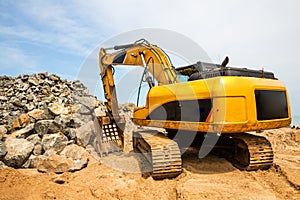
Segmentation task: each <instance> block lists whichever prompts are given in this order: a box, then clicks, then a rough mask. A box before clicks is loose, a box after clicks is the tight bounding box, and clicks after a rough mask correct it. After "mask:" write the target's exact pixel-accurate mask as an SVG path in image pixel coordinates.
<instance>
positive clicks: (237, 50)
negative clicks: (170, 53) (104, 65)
mask: <svg viewBox="0 0 300 200" xmlns="http://www.w3.org/2000/svg"><path fill="white" fill-rule="evenodd" d="M299 7H300V2H299V1H297V0H287V1H272V0H261V1H258V0H256V1H238V0H228V1H221V0H220V1H216V0H210V1H208V0H207V1H203V0H193V1H192V0H186V1H182V0H174V1H159V0H152V1H139V0H128V1H121V0H120V1H117V0H110V1H101V0H100V1H98V0H85V1H83V0H82V1H79V0H78V1H72V0H71V1H56V0H52V1H42V0H28V1H27V0H24V1H17V0H15V1H14V0H11V1H6V0H0V41H1V42H0V74H1V75H10V76H17V75H19V74H32V73H37V72H41V71H48V72H49V73H55V74H58V75H60V76H61V77H63V78H65V79H69V80H72V79H76V78H80V76H79V75H78V74H80V73H81V72H82V71H85V69H83V66H85V64H86V63H87V58H88V57H89V56H90V55H91V53H92V52H94V51H95V49H96V50H97V48H99V45H100V44H101V43H103V42H105V41H106V40H108V39H109V38H111V37H113V36H116V35H118V34H121V33H123V32H126V31H131V30H134V29H140V28H160V29H168V30H172V31H176V32H178V33H181V34H183V35H185V36H187V37H189V38H190V39H192V40H193V41H195V42H196V43H198V44H199V45H200V46H201V47H202V48H203V49H204V50H205V51H206V52H207V54H208V56H209V57H210V59H211V60H212V61H213V62H216V63H220V62H221V61H222V60H223V58H224V57H225V56H229V57H230V64H229V65H231V66H242V67H249V68H254V69H261V68H262V67H264V68H265V70H268V71H273V72H274V73H275V75H276V76H277V77H278V78H279V79H280V80H282V81H283V82H284V83H285V84H286V86H287V88H288V90H289V94H290V100H291V104H292V114H293V115H294V116H300V104H299V103H298V102H300V95H299V94H300V87H299V85H300V79H299V75H298V71H299V67H300V60H299V57H300V55H299V54H300V38H299V35H300V25H299V19H300V14H299V11H298V9H299ZM137 39H139V38H137ZM128 42H132V41H128ZM174 64H176V63H174ZM92 65H93V64H91V66H90V67H91V68H93V67H95V71H94V72H96V73H94V72H91V73H92V74H93V76H95V74H96V75H97V73H98V71H97V70H98V66H92Z"/></svg>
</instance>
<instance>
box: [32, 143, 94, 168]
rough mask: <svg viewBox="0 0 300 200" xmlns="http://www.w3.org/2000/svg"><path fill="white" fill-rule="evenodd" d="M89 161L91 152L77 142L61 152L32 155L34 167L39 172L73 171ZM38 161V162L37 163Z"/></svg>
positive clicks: (84, 165)
mask: <svg viewBox="0 0 300 200" xmlns="http://www.w3.org/2000/svg"><path fill="white" fill-rule="evenodd" d="M88 161H89V154H88V153H87V152H86V151H85V150H84V148H82V147H79V146H77V145H75V144H72V145H69V146H67V147H66V148H65V149H64V150H63V151H62V152H61V153H60V154H56V153H55V152H54V151H50V153H46V154H45V155H43V156H38V157H34V156H33V157H32V160H31V163H29V164H30V165H31V166H32V167H36V168H37V169H38V171H39V172H54V173H63V172H73V171H77V170H81V169H82V168H84V167H86V166H87V164H88ZM36 163H37V164H36Z"/></svg>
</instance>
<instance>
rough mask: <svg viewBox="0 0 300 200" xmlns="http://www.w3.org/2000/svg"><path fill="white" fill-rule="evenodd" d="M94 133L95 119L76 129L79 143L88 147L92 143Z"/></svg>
mask: <svg viewBox="0 0 300 200" xmlns="http://www.w3.org/2000/svg"><path fill="white" fill-rule="evenodd" d="M93 133H94V122H93V121H90V122H88V123H86V124H84V125H82V126H81V127H79V128H77V129H75V134H76V142H77V144H78V145H80V146H84V147H86V146H87V145H88V144H89V143H90V139H91V137H92V134H93Z"/></svg>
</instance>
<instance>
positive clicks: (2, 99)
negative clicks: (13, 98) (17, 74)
mask: <svg viewBox="0 0 300 200" xmlns="http://www.w3.org/2000/svg"><path fill="white" fill-rule="evenodd" d="M7 100H8V98H7V97H6V96H0V101H7Z"/></svg>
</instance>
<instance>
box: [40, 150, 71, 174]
mask: <svg viewBox="0 0 300 200" xmlns="http://www.w3.org/2000/svg"><path fill="white" fill-rule="evenodd" d="M73 166H74V162H73V161H72V160H71V159H69V158H66V157H65V156H61V155H57V154H55V153H54V152H52V153H51V154H50V155H48V156H47V157H44V158H42V159H41V160H39V162H38V163H37V170H38V171H39V172H54V173H63V172H68V171H71V169H72V167H73Z"/></svg>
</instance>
